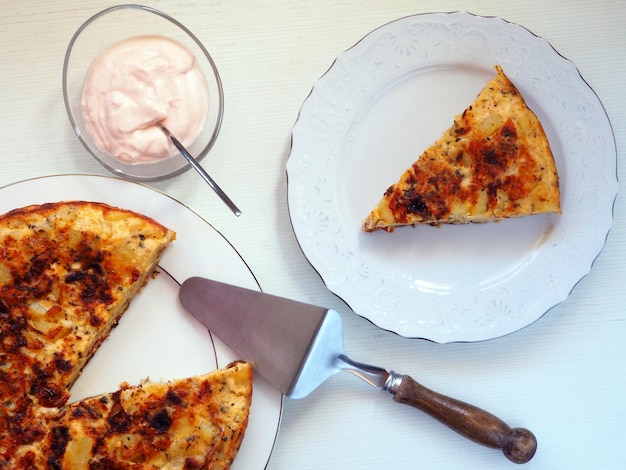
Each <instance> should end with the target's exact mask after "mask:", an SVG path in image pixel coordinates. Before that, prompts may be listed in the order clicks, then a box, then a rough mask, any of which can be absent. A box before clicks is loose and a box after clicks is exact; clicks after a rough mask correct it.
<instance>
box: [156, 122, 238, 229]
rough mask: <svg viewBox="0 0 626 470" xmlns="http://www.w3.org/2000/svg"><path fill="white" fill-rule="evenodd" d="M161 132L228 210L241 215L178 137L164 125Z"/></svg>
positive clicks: (161, 126)
mask: <svg viewBox="0 0 626 470" xmlns="http://www.w3.org/2000/svg"><path fill="white" fill-rule="evenodd" d="M159 127H160V128H161V130H162V131H163V132H164V133H165V134H166V135H167V136H168V137H169V138H170V140H171V141H172V143H173V144H174V147H176V148H177V149H178V151H179V152H180V154H181V155H182V156H183V157H185V158H186V159H187V161H188V162H189V164H190V165H191V166H192V167H193V169H194V170H196V171H197V172H198V173H199V174H200V176H202V179H204V181H206V182H207V184H208V185H209V186H210V187H211V189H213V191H215V193H216V194H217V195H218V196H219V197H220V199H221V200H222V201H223V202H224V204H226V205H227V206H228V208H229V209H230V210H231V211H232V212H233V214H235V215H236V216H237V217H239V216H240V215H241V211H240V210H239V208H238V207H237V206H236V205H235V203H234V202H233V201H232V200H231V199H230V198H229V197H228V195H227V194H226V193H225V192H224V191H222V188H220V187H219V185H218V184H217V183H216V182H215V181H214V180H213V178H211V176H210V175H209V174H208V173H207V172H206V171H205V170H204V168H202V166H201V165H200V164H199V163H198V162H197V161H196V159H195V158H193V157H192V156H191V154H190V153H189V152H188V151H187V149H186V148H185V147H184V145H183V144H181V143H180V142H179V141H178V139H177V138H176V137H174V136H173V135H172V133H171V132H170V131H169V130H168V129H167V128H166V127H165V126H163V125H159Z"/></svg>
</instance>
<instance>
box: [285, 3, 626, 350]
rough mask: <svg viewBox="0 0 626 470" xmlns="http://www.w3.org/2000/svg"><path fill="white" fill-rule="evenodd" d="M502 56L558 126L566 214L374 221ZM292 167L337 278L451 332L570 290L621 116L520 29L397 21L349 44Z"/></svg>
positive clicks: (442, 336)
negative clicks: (443, 222)
mask: <svg viewBox="0 0 626 470" xmlns="http://www.w3.org/2000/svg"><path fill="white" fill-rule="evenodd" d="M496 64H500V65H501V66H502V68H503V70H504V72H505V73H506V74H507V75H508V77H509V78H510V79H511V81H513V83H514V84H515V85H516V86H517V87H518V89H519V90H520V91H521V93H522V95H523V96H524V97H525V99H526V101H527V103H528V105H529V106H530V107H531V108H532V109H533V110H534V111H535V113H536V114H537V116H538V117H539V119H540V120H541V122H542V124H543V126H544V128H545V130H546V133H547V135H548V138H549V140H550V143H551V146H552V150H553V153H554V155H555V159H556V164H557V167H558V171H559V176H560V183H561V192H562V199H561V203H562V208H563V214H562V215H560V216H556V215H551V216H533V217H527V218H523V219H512V220H507V221H504V222H501V223H499V224H484V225H461V226H443V227H440V228H436V227H430V226H427V227H417V228H410V227H407V228H402V229H398V230H396V231H395V232H394V233H386V232H380V233H379V232H376V233H363V232H361V231H360V225H361V221H362V220H363V218H365V216H366V215H367V214H368V213H369V211H370V210H371V209H372V208H373V207H374V205H375V204H376V203H377V202H378V200H379V199H380V197H381V196H382V194H383V192H384V191H385V189H386V188H387V187H388V186H389V185H390V184H391V183H393V182H395V181H396V180H397V179H398V178H399V176H400V174H401V173H402V172H403V171H404V170H405V169H406V168H408V167H409V166H410V165H411V163H412V162H413V161H414V160H415V159H416V158H417V157H418V156H419V155H420V154H421V152H422V151H423V150H424V149H425V148H426V147H427V146H428V145H430V144H431V143H432V142H434V141H435V140H436V139H437V138H438V137H439V136H440V135H441V134H442V133H443V131H444V130H445V129H446V128H448V127H449V126H450V125H451V124H452V118H453V116H454V115H455V114H458V113H460V112H461V111H462V110H463V109H465V107H467V106H468V105H469V104H470V103H471V102H472V101H473V100H474V98H475V97H476V95H477V94H478V92H479V91H480V90H481V89H482V88H483V86H484V85H485V84H486V83H487V82H488V81H489V80H490V79H491V78H492V77H493V76H495V70H494V68H493V67H494V65H496ZM287 174H288V181H289V188H288V198H289V211H290V215H291V220H292V224H293V228H294V231H295V234H296V236H297V238H298V241H299V243H300V246H301V247H302V250H303V252H304V254H305V256H306V257H307V258H308V260H309V262H310V263H311V264H312V265H313V266H314V267H315V268H316V269H317V271H318V272H319V274H320V275H321V277H322V278H323V280H324V282H325V283H326V285H327V286H328V288H329V289H330V290H331V291H333V292H334V293H335V294H336V295H338V296H339V297H341V298H342V299H343V300H345V301H346V302H347V303H348V305H349V306H350V307H351V308H352V309H353V310H354V311H355V312H356V313H357V314H359V315H362V316H363V317H365V318H367V319H369V320H370V321H372V322H373V323H374V324H376V325H378V326H379V327H381V328H384V329H387V330H390V331H393V332H396V333H398V334H400V335H403V336H406V337H415V338H425V339H429V340H432V341H436V342H440V343H446V342H453V341H480V340H487V339H491V338H496V337H499V336H502V335H505V334H508V333H511V332H514V331H516V330H518V329H520V328H522V327H525V326H527V325H529V324H530V323H532V322H534V321H535V320H537V319H538V318H539V317H541V316H542V315H543V314H544V313H545V312H546V311H547V310H548V309H550V308H551V307H553V306H554V305H556V304H558V303H559V302H561V301H562V300H564V299H565V298H567V296H568V295H569V293H570V291H571V290H572V288H573V287H574V286H575V284H576V283H577V282H578V281H579V280H580V279H581V278H582V277H583V276H584V275H585V274H586V273H588V272H589V270H590V268H591V265H592V263H593V261H594V260H595V258H596V257H597V256H598V254H599V253H600V251H601V250H602V248H603V246H604V243H605V240H606V236H607V233H608V231H609V229H610V227H611V224H612V221H613V203H614V200H615V197H616V193H617V173H616V148H615V140H614V136H613V132H612V129H611V125H610V123H609V121H608V118H607V115H606V112H605V111H604V108H603V106H602V104H601V103H600V101H599V99H598V97H597V96H596V95H595V94H594V92H593V91H592V90H591V89H590V87H589V86H588V85H587V83H585V81H584V80H583V79H582V77H581V76H580V74H579V72H578V70H577V69H576V67H575V66H574V65H573V64H572V63H571V62H569V61H568V60H566V59H564V58H563V57H562V56H560V55H559V54H558V53H557V52H556V51H555V50H554V49H553V48H552V47H551V46H550V44H549V43H548V42H546V41H545V40H544V39H542V38H539V37H537V36H535V35H534V34H532V33H531V32H529V31H528V30H527V29H524V28H523V27H521V26H518V25H515V24H511V23H508V22H506V21H504V20H502V19H499V18H485V17H479V16H474V15H471V14H468V13H462V12H457V13H434V14H423V15H416V16H410V17H406V18H402V19H399V20H397V21H393V22H391V23H389V24H386V25H384V26H382V27H380V28H378V29H376V30H374V31H372V32H371V33H369V34H368V35H367V36H365V37H364V38H363V39H362V40H361V41H360V42H359V43H357V44H356V45H355V46H354V47H352V48H351V49H349V50H347V51H345V52H344V53H343V54H341V55H340V56H339V57H338V58H337V59H336V61H335V62H334V63H333V64H332V66H331V68H330V69H329V70H328V71H327V72H326V74H324V76H322V77H321V78H320V79H319V81H318V82H317V83H316V84H315V86H314V87H313V89H312V91H311V94H310V95H309V96H308V98H307V99H306V100H305V102H304V104H303V105H302V109H301V111H300V115H299V117H298V119H297V122H296V124H295V126H294V128H293V135H292V148H291V154H290V156H289V160H288V161H287Z"/></svg>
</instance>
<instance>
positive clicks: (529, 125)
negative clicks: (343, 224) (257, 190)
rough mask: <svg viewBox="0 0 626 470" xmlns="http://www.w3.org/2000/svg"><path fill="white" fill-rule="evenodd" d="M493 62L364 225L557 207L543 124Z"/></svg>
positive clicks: (480, 218) (494, 216)
mask: <svg viewBox="0 0 626 470" xmlns="http://www.w3.org/2000/svg"><path fill="white" fill-rule="evenodd" d="M496 70H497V75H496V77H495V78H494V79H493V80H491V81H490V82H489V83H488V84H487V86H485V88H484V89H483V90H482V91H481V92H480V94H479V95H478V97H477V98H476V100H475V101H474V102H473V103H472V104H471V105H470V106H469V107H468V108H467V109H465V111H463V113H462V114H460V115H458V116H456V117H455V119H454V124H453V125H452V126H451V127H450V128H449V129H448V130H447V131H446V132H445V133H444V134H443V136H442V137H441V138H440V139H439V140H437V141H436V142H435V143H434V144H433V145H432V146H431V147H429V148H428V149H426V150H425V151H424V153H423V154H422V155H421V156H420V157H419V159H417V161H415V163H413V165H412V166H411V167H410V168H409V169H408V170H407V171H405V172H404V174H403V175H402V176H401V177H400V179H399V181H398V182H397V183H395V184H394V185H392V186H390V187H389V188H388V189H387V190H386V191H385V193H384V195H383V198H382V199H381V200H380V202H379V203H378V205H377V206H376V207H375V208H374V209H373V210H372V212H371V213H370V214H369V215H368V216H367V217H366V218H365V220H364V221H363V224H362V227H361V229H362V230H363V231H366V232H373V231H375V230H379V229H383V230H386V231H389V232H392V231H393V230H394V228H395V227H399V226H404V225H416V224H429V225H440V224H461V223H468V222H493V221H498V220H501V219H506V218H510V217H521V216H527V215H533V214H540V213H548V212H553V213H560V212H561V207H560V191H559V177H558V173H557V169H556V165H555V162H554V158H553V155H552V151H551V149H550V145H549V142H548V138H547V136H546V134H545V132H544V129H543V127H542V125H541V123H540V121H539V119H538V118H537V117H536V115H535V114H534V113H533V112H532V111H531V110H530V108H528V106H527V105H526V102H525V101H524V98H523V97H522V95H521V94H520V92H519V91H518V90H517V88H516V87H515V86H514V85H513V83H511V81H510V80H509V79H508V78H507V77H506V75H505V74H504V72H503V71H502V69H501V67H500V66H496Z"/></svg>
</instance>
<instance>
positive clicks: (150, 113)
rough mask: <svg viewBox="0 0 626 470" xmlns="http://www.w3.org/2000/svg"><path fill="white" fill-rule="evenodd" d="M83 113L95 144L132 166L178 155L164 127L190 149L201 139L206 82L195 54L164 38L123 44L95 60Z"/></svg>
mask: <svg viewBox="0 0 626 470" xmlns="http://www.w3.org/2000/svg"><path fill="white" fill-rule="evenodd" d="M81 106H82V113H83V118H84V120H85V124H86V126H87V129H88V131H89V134H90V135H91V137H92V138H93V140H94V142H95V144H96V145H97V146H98V147H99V148H100V149H102V150H104V151H105V152H107V153H109V154H110V155H112V156H113V157H115V158H117V159H118V160H121V161H123V162H126V163H150V162H154V161H158V160H162V159H166V158H168V157H170V156H172V155H173V154H175V153H176V152H177V151H176V148H175V147H174V146H173V144H172V143H171V141H170V139H169V138H167V137H166V136H165V134H164V133H163V131H162V130H161V129H160V128H159V127H158V124H162V125H163V126H165V127H166V128H168V129H169V131H170V132H171V133H172V135H174V136H175V137H176V138H177V139H178V140H179V141H180V142H181V143H182V144H183V145H184V146H186V147H188V146H190V145H191V144H192V143H193V142H194V141H195V140H196V138H197V137H198V135H199V134H200V132H201V131H202V128H203V127H204V122H205V120H206V116H207V112H208V108H209V92H208V87H207V83H206V80H205V78H204V76H203V74H202V72H201V71H200V69H199V68H198V66H197V64H196V61H195V58H194V56H193V54H191V53H190V52H189V51H188V50H187V49H186V48H185V47H183V46H182V45H180V44H179V43H177V42H175V41H173V40H171V39H168V38H165V37H159V36H142V37H136V38H131V39H127V40H124V41H121V42H119V43H117V44H114V45H113V46H111V47H109V48H107V49H105V50H104V51H103V52H101V53H100V54H99V55H98V57H96V59H95V60H94V61H93V63H92V64H91V66H90V67H89V70H88V72H87V76H86V78H85V83H84V86H83V95H82V102H81Z"/></svg>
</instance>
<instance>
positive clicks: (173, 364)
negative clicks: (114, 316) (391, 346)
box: [0, 175, 282, 470]
mask: <svg viewBox="0 0 626 470" xmlns="http://www.w3.org/2000/svg"><path fill="white" fill-rule="evenodd" d="M62 200H87V201H97V202H105V203H107V204H111V205H114V206H117V207H123V208H125V209H131V210H134V211H136V212H139V213H142V214H145V215H147V216H149V217H152V218H154V219H155V220H158V221H159V222H161V223H162V224H164V225H166V226H167V227H169V228H171V229H172V230H174V231H175V232H176V240H175V241H174V242H173V243H172V244H171V245H170V247H169V248H168V249H167V250H166V251H165V253H164V254H163V257H162V258H161V262H160V263H159V267H160V268H161V271H160V274H159V275H158V276H156V277H155V278H154V279H151V280H150V282H148V284H147V285H146V286H145V287H144V289H143V290H142V291H141V293H140V294H139V295H138V296H136V297H135V298H134V299H133V302H132V303H131V305H130V307H129V309H128V310H127V311H126V313H125V314H124V316H123V317H122V319H121V320H120V322H119V324H118V326H117V327H116V328H115V329H114V330H113V331H112V332H111V335H110V336H109V338H107V340H106V341H104V342H103V343H102V345H101V346H100V347H99V348H98V351H96V354H95V355H94V356H93V358H92V359H91V360H90V361H89V363H88V364H87V367H86V368H85V369H84V371H83V373H82V375H81V376H80V377H79V379H78V380H77V381H76V383H75V384H74V386H73V387H72V390H71V393H72V395H71V397H70V401H74V400H79V399H81V398H84V397H88V396H93V395H96V394H99V393H104V392H111V391H114V390H117V389H118V388H119V385H120V383H121V382H124V381H125V382H128V383H130V384H138V383H139V382H140V381H141V380H143V379H146V378H150V379H151V380H153V381H162V380H170V379H174V378H182V377H187V376H191V375H197V374H204V373H206V372H209V371H211V370H214V369H216V368H218V367H224V366H226V365H227V364H229V363H230V362H232V361H233V360H235V359H237V357H236V356H235V355H234V353H233V352H232V350H230V349H229V348H228V347H227V346H226V345H224V343H222V342H221V341H220V340H219V339H218V338H216V337H213V336H212V335H210V334H209V332H208V331H207V330H206V328H205V327H204V326H203V325H202V324H200V323H199V322H198V321H197V320H195V319H194V318H193V317H192V316H191V315H190V314H188V313H187V312H186V311H185V310H184V309H183V308H182V307H181V306H180V304H179V302H178V288H179V285H180V283H181V282H182V281H184V280H185V279H187V278H188V277H191V276H205V277H211V278H214V279H219V280H222V281H224V282H230V283H233V284H238V285H241V286H243V287H248V288H251V289H259V286H258V283H257V281H256V279H255V278H254V275H253V274H252V272H251V271H250V269H249V268H248V266H247V265H246V263H245V262H244V260H243V259H242V258H241V257H240V256H239V254H238V253H237V251H236V250H235V249H234V248H233V247H232V245H230V243H229V242H228V241H227V240H226V239H225V238H224V237H223V236H222V235H221V234H220V233H219V232H217V231H216V230H215V229H214V228H213V227H212V226H211V225H210V224H209V223H208V222H206V221H205V220H204V219H202V218H201V217H200V216H198V215H197V214H196V213H194V212H192V211H191V210H190V209H189V208H187V207H185V206H183V205H182V204H181V203H179V202H177V201H176V200H174V199H172V198H170V197H169V196H166V195H165V194H163V193H160V192H158V191H156V190H153V189H151V188H148V187H146V186H143V185H141V184H139V183H131V182H128V181H125V180H121V179H117V178H113V177H101V176H87V175H63V176H51V177H45V178H37V179H31V180H26V181H21V182H19V183H15V184H11V185H8V186H5V187H3V188H0V214H4V213H5V212H7V211H9V210H11V209H15V208H18V207H23V206H26V205H29V204H41V203H44V202H56V201H62ZM281 411H282V395H281V394H280V392H278V391H277V390H276V389H274V388H272V387H271V386H270V385H269V384H267V383H266V382H265V381H264V380H263V379H261V378H260V377H257V376H255V378H254V394H253V397H252V409H251V411H250V417H249V424H248V429H247V430H246V435H245V438H244V440H243V443H242V445H241V448H240V450H239V453H238V455H237V458H236V459H235V462H234V464H233V466H232V469H233V470H238V469H239V470H250V469H264V468H265V467H266V465H267V462H268V461H269V457H270V454H271V452H272V449H273V447H274V441H275V439H276V434H277V432H278V426H279V422H280V415H281Z"/></svg>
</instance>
